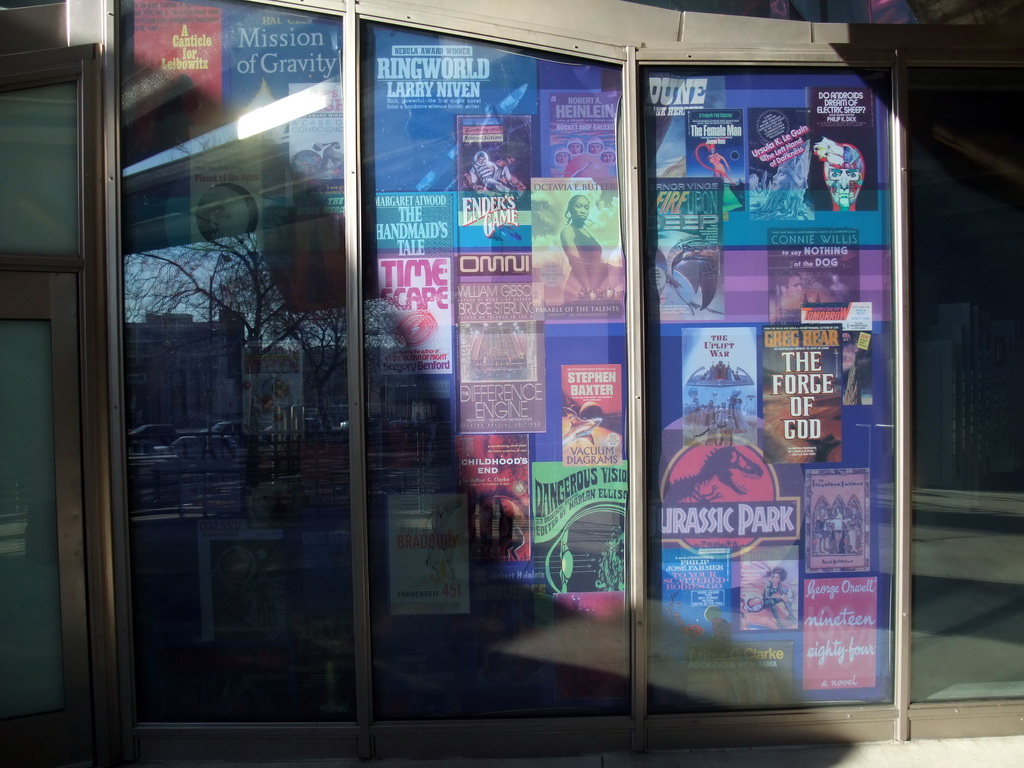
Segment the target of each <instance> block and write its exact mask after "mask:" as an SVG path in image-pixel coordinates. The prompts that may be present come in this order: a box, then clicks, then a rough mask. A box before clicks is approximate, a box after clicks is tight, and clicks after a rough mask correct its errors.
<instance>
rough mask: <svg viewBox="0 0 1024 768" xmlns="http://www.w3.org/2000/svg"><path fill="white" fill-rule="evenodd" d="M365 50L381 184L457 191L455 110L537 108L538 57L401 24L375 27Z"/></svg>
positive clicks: (528, 111)
mask: <svg viewBox="0 0 1024 768" xmlns="http://www.w3.org/2000/svg"><path fill="white" fill-rule="evenodd" d="M366 55H367V57H368V61H369V62H370V63H371V65H372V67H373V86H372V87H373V120H374V130H373V131H372V142H373V156H374V163H373V165H374V168H373V170H374V179H375V181H376V188H377V190H378V191H407V192H414V191H416V192H430V191H446V190H447V191H455V190H457V189H458V182H457V178H456V177H457V174H458V171H457V162H456V156H457V154H458V148H459V142H458V140H457V138H456V119H455V118H456V117H457V116H459V115H494V116H497V117H503V116H506V115H513V114H517V115H532V114H536V112H537V98H538V95H537V60H536V59H535V58H533V57H530V56H523V55H521V54H519V53H511V52H508V51H505V50H502V49H499V48H495V47H492V46H489V45H486V44H482V43H479V42H473V41H459V42H456V41H453V40H451V39H443V38H442V37H440V36H439V35H432V34H424V33H419V32H411V31H407V30H401V29H397V28H395V29H391V28H379V29H374V30H372V31H371V33H370V35H369V40H368V43H367V53H366ZM529 167H530V165H529V163H527V164H526V165H525V167H524V168H523V169H521V172H522V173H527V174H528V172H527V170H526V169H528V168H529Z"/></svg>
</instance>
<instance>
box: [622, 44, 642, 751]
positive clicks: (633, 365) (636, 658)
mask: <svg viewBox="0 0 1024 768" xmlns="http://www.w3.org/2000/svg"><path fill="white" fill-rule="evenodd" d="M625 50H626V61H625V64H624V66H623V72H622V106H623V109H622V114H623V115H624V118H623V120H622V123H621V130H622V141H621V143H620V146H621V147H625V151H624V152H621V153H620V154H621V155H622V158H621V159H623V160H624V161H625V164H624V165H625V168H626V172H625V173H624V174H623V175H622V181H623V189H622V190H621V192H620V200H621V206H622V210H624V211H626V214H625V216H624V218H623V227H624V231H623V243H624V244H625V249H624V251H625V259H626V287H627V291H626V296H627V301H626V368H627V370H628V381H629V403H628V404H627V408H626V410H627V418H628V424H629V426H628V433H627V445H628V446H629V488H630V494H629V503H628V507H627V511H628V516H627V525H628V531H629V533H630V536H629V576H630V578H629V592H628V595H629V612H628V615H629V616H630V618H631V624H630V632H631V660H632V670H631V671H632V681H633V684H632V704H631V707H630V710H631V714H632V717H633V735H632V747H633V750H634V751H636V752H643V751H645V750H646V748H647V728H646V721H647V656H648V654H647V577H646V574H647V552H646V548H647V511H646V510H647V483H646V458H647V454H646V445H647V443H646V441H645V439H644V438H645V431H646V430H645V423H644V409H643V404H644V401H643V392H644V391H645V389H646V378H645V376H644V362H645V349H644V333H643V323H644V297H645V291H644V280H643V252H642V250H641V248H640V234H641V223H640V222H641V219H642V216H641V213H642V212H641V210H640V197H641V196H640V183H641V174H640V149H639V130H638V126H639V121H640V103H639V85H638V83H639V81H638V78H639V72H638V69H637V60H636V49H635V48H634V47H633V46H628V47H627V48H626V49H625Z"/></svg>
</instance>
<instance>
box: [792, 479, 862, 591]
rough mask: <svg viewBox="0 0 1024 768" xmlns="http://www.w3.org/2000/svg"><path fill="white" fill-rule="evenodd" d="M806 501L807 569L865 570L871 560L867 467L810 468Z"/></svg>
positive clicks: (806, 486)
mask: <svg viewBox="0 0 1024 768" xmlns="http://www.w3.org/2000/svg"><path fill="white" fill-rule="evenodd" d="M804 487H805V488H806V494H807V495H806V498H805V500H804V509H805V514H806V515H807V521H806V523H805V524H804V531H806V532H807V536H808V539H807V552H806V560H805V565H806V567H807V570H808V571H839V572H849V571H866V570H868V568H869V566H870V564H871V562H870V556H871V510H870V509H869V507H868V503H869V499H870V482H869V479H868V470H867V469H808V470H807V472H806V473H805V481H804Z"/></svg>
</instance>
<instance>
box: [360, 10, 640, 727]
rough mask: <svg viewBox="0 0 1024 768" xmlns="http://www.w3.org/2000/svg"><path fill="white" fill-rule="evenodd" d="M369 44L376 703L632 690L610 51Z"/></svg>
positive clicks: (441, 707) (471, 711) (415, 709)
mask: <svg viewBox="0 0 1024 768" xmlns="http://www.w3.org/2000/svg"><path fill="white" fill-rule="evenodd" d="M364 50H365V58H364V60H363V61H364V69H363V72H364V79H363V83H362V86H363V98H364V103H365V113H364V114H365V115H366V123H365V130H364V132H363V135H364V136H365V137H366V139H367V142H368V144H367V147H366V157H367V158H370V160H368V162H367V166H366V168H365V172H366V176H365V180H366V186H367V188H368V189H370V190H375V192H376V201H375V202H376V205H374V206H368V210H367V217H368V227H367V231H368V232H371V233H374V234H375V235H376V239H375V242H373V243H371V247H369V248H367V251H366V260H365V262H364V274H365V276H366V295H367V296H368V297H369V298H368V300H367V302H366V306H365V318H366V320H365V326H366V344H365V350H364V351H365V360H366V369H367V390H368V392H367V397H368V403H367V407H368V409H369V414H368V418H369V428H368V429H369V432H368V442H369V446H370V448H369V451H370V452H369V456H368V463H369V483H370V499H369V503H370V521H369V522H370V535H371V539H370V555H371V568H372V573H371V580H370V583H371V588H372V594H371V598H372V611H373V615H372V620H373V624H372V629H373V651H374V705H375V715H376V717H378V718H382V719H388V718H411V717H465V716H475V715H514V714H531V713H541V712H545V713H558V714H581V713H624V712H627V711H628V694H629V685H628V645H627V631H626V619H625V612H624V594H625V592H624V590H625V573H626V563H625V551H626V544H625V531H626V526H625V510H626V487H627V486H626V460H627V458H628V457H627V452H626V450H625V446H624V443H623V436H624V434H625V423H624V403H625V396H626V385H625V370H626V367H625V337H624V333H625V327H624V315H623V307H624V298H625V297H624V288H625V279H624V278H625V270H624V265H623V260H622V250H621V232H620V215H621V212H620V210H619V195H618V182H617V176H616V171H617V161H618V146H617V141H618V133H617V129H616V120H617V114H618V107H619V100H620V95H621V73H620V71H619V70H618V69H617V68H614V67H608V66H604V65H596V64H581V63H577V62H574V61H570V60H563V59H559V58H556V57H553V56H545V57H544V58H538V57H536V56H532V55H529V54H527V53H525V52H519V51H514V50H509V49H505V48H498V47H495V46H491V45H485V44H481V43H479V42H476V41H470V40H462V39H457V38H452V37H446V36H439V35H429V34H420V33H416V32H411V31H407V30H399V29H393V28H388V27H383V26H373V27H371V28H370V29H369V30H368V34H367V35H366V39H365V47H364Z"/></svg>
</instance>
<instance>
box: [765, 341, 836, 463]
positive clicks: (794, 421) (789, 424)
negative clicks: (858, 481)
mask: <svg viewBox="0 0 1024 768" xmlns="http://www.w3.org/2000/svg"><path fill="white" fill-rule="evenodd" d="M841 332H842V331H841V327H840V326H838V325H835V326H833V325H766V326H765V327H764V329H763V332H762V357H761V365H762V369H763V370H762V396H763V402H764V416H763V418H764V455H765V459H767V461H768V462H769V463H771V464H781V463H787V462H789V463H803V462H817V463H821V462H836V461H842V458H843V452H842V444H843V396H842V387H841V385H840V376H841V369H840V333H841Z"/></svg>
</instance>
